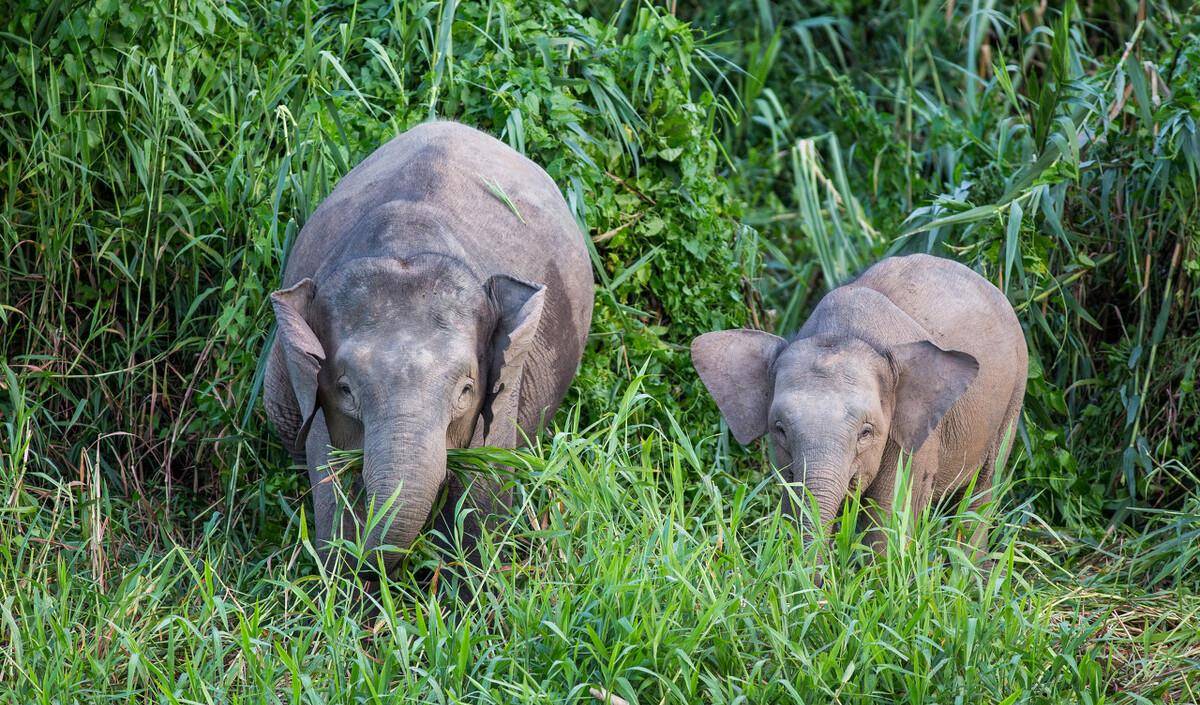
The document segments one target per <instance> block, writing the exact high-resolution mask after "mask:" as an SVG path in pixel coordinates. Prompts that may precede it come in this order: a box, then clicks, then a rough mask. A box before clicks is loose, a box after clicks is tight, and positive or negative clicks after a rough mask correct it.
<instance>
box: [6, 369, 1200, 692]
mask: <svg viewBox="0 0 1200 705" xmlns="http://www.w3.org/2000/svg"><path fill="white" fill-rule="evenodd" d="M656 403H657V402H655V401H654V400H653V399H651V398H650V397H648V396H647V395H646V394H645V393H643V392H642V391H641V390H640V388H639V383H638V381H637V380H635V381H634V382H633V383H632V384H631V385H630V386H629V387H628V388H626V389H625V390H624V391H623V394H622V397H621V402H620V404H619V406H618V407H617V408H616V409H614V410H613V412H612V414H611V415H609V416H607V417H606V418H604V419H601V420H599V421H598V422H596V423H595V424H593V425H591V426H589V427H587V428H579V427H578V425H577V421H576V420H574V419H572V420H570V421H569V424H570V425H568V426H567V427H563V428H560V429H559V430H557V431H556V432H555V433H552V434H550V435H548V436H547V437H546V438H545V439H544V440H543V441H541V442H540V443H539V444H538V445H537V446H536V447H535V448H533V449H531V450H530V451H528V452H522V453H519V454H516V455H515V456H513V455H506V457H505V459H506V460H507V461H508V462H510V463H512V465H513V466H514V467H515V471H514V473H513V476H514V477H513V482H514V488H515V496H516V498H517V500H516V506H517V511H515V512H514V515H513V517H512V518H511V519H510V520H508V521H506V522H504V523H502V525H501V526H499V527H497V529H496V530H495V531H494V532H493V533H492V534H490V536H491V540H490V541H488V542H487V543H486V544H485V546H484V548H483V556H482V559H481V560H480V561H479V563H478V565H472V564H470V563H461V562H454V561H450V562H449V563H447V562H444V561H443V560H442V559H440V558H439V557H438V556H437V555H435V554H434V553H433V552H432V550H431V549H430V548H429V544H428V543H427V542H421V543H418V545H417V546H416V547H415V548H414V550H413V553H412V555H410V557H409V561H408V566H409V569H410V571H411V573H409V574H405V575H403V576H402V577H401V578H400V579H398V580H396V581H393V582H388V583H385V584H384V585H382V586H367V589H364V586H363V585H362V584H361V583H360V582H358V580H357V579H353V578H346V577H334V576H328V575H325V574H324V573H323V572H322V571H320V569H319V568H318V567H317V563H316V561H315V560H314V558H313V554H314V549H313V547H312V545H311V544H310V543H309V541H308V531H307V529H306V528H305V516H304V511H303V510H302V509H301V508H300V507H295V508H293V509H291V510H289V511H288V515H289V519H288V521H287V522H286V525H285V526H284V527H283V536H282V537H281V538H282V540H279V539H277V538H275V537H263V536H261V535H259V534H257V533H256V532H255V531H253V530H252V529H251V528H250V527H247V526H246V525H244V524H241V523H235V524H233V525H231V526H226V525H225V522H223V521H222V517H221V514H220V510H219V508H218V507H213V508H210V509H209V510H207V511H206V512H204V513H202V514H201V515H199V516H196V517H194V518H193V520H194V523H195V526H196V527H197V530H196V531H195V533H192V534H189V535H178V534H176V535H174V536H172V537H170V538H166V539H165V540H164V541H163V542H161V543H157V544H154V545H145V544H144V543H143V541H142V540H141V539H140V538H139V537H138V536H139V534H138V532H137V531H136V530H135V529H134V528H133V527H131V526H128V525H124V524H122V523H121V522H120V521H119V518H120V517H123V516H128V514H129V512H128V509H129V507H126V506H124V504H123V501H122V500H120V499H118V498H116V497H114V496H113V494H112V492H111V491H110V490H109V489H108V488H107V487H106V486H105V484H104V483H103V482H102V481H100V479H99V477H98V476H94V475H93V476H85V477H84V478H82V481H72V482H67V481H58V482H55V483H47V485H46V486H47V487H49V488H51V489H49V490H47V495H45V496H38V497H36V499H35V500H34V501H31V502H29V503H26V504H22V505H18V506H16V507H11V510H12V514H10V516H9V517H7V518H6V519H5V521H4V522H3V523H0V531H2V532H3V535H2V536H0V539H3V540H2V541H0V574H2V575H3V576H4V580H3V582H2V583H0V589H2V590H3V594H2V599H0V621H2V622H3V624H4V632H3V633H4V644H5V648H4V650H3V652H2V655H0V674H2V675H3V678H2V679H0V693H3V694H4V698H3V699H4V701H5V702H47V703H48V702H61V701H71V702H111V701H113V700H114V699H115V700H119V701H136V702H151V701H152V702H170V703H183V702H229V703H238V702H288V703H310V702H400V701H405V700H409V699H411V700H419V701H422V702H478V703H490V702H494V703H512V702H563V701H566V702H595V701H597V700H598V698H595V697H594V696H593V694H594V693H610V694H612V695H615V696H617V697H619V698H623V699H624V700H625V701H627V702H640V703H657V702H725V703H732V702H758V703H782V702H796V703H800V702H813V701H830V700H836V701H839V702H949V701H953V700H955V699H962V700H963V701H969V702H996V703H999V702H1005V703H1015V702H1083V703H1100V702H1147V701H1152V700H1159V701H1161V700H1165V699H1171V700H1172V701H1188V700H1190V699H1194V698H1195V696H1196V692H1197V691H1196V688H1197V686H1198V685H1200V684H1198V683H1197V682H1196V680H1195V670H1194V668H1193V667H1194V665H1195V659H1196V658H1197V652H1198V651H1200V644H1197V643H1196V640H1195V632H1194V618H1195V615H1196V612H1197V611H1198V610H1200V601H1198V598H1197V597H1196V596H1195V594H1194V593H1190V594H1186V595H1185V594H1183V593H1176V594H1174V595H1172V594H1169V593H1154V592H1148V591H1146V590H1144V589H1140V588H1139V589H1134V590H1132V591H1131V590H1130V588H1129V578H1130V577H1131V574H1133V573H1136V572H1138V571H1142V570H1145V569H1147V566H1146V565H1145V564H1144V563H1143V561H1145V560H1146V559H1145V558H1143V557H1134V558H1131V557H1126V556H1121V555H1119V554H1115V553H1114V554H1111V555H1108V556H1105V557H1103V558H1099V556H1098V555H1097V554H1093V553H1087V554H1085V556H1086V557H1083V558H1076V557H1075V556H1076V554H1078V553H1080V552H1079V550H1078V547H1077V546H1075V545H1074V541H1073V540H1072V539H1071V538H1069V537H1067V536H1063V535H1060V534H1057V533H1055V532H1052V531H1049V530H1045V529H1042V530H1032V529H1030V528H1029V527H1027V526H1024V524H1026V522H1028V521H1030V519H1031V518H1032V517H1031V515H1030V514H1028V507H1027V506H1015V507H1012V508H1011V509H1008V510H1005V511H1003V512H1001V513H1000V514H999V516H996V517H994V518H992V519H988V518H981V517H979V516H975V515H965V514H960V513H959V511H958V509H957V508H955V507H942V508H941V509H940V510H939V511H938V512H937V513H935V514H933V515H929V514H926V515H921V516H910V515H906V514H901V515H899V516H896V517H894V519H893V520H892V521H891V523H890V524H889V526H888V532H889V543H890V544H891V546H890V551H889V552H888V553H887V554H885V555H882V556H874V555H873V554H872V553H871V552H870V551H869V549H867V548H866V547H864V546H863V545H862V538H863V537H862V536H861V535H860V534H858V533H856V532H855V531H854V530H853V528H852V520H853V515H854V513H855V512H856V511H857V509H856V508H855V507H851V508H850V510H849V512H850V516H848V517H847V519H846V521H844V522H843V523H842V527H841V528H840V529H839V530H837V531H836V532H835V534H834V535H833V536H832V537H830V539H829V541H828V542H827V543H826V542H819V543H811V544H808V545H807V546H806V545H805V542H804V541H803V540H802V539H801V537H800V535H799V532H798V531H797V529H796V526H795V524H794V523H793V522H791V521H790V520H788V519H786V518H784V517H781V515H780V512H779V510H778V505H779V492H778V489H777V484H776V482H775V481H774V479H773V478H771V477H770V476H768V475H766V474H763V475H761V476H759V477H745V476H738V475H731V474H730V473H729V471H728V470H727V469H725V468H722V467H721V465H720V464H719V463H714V460H718V461H720V460H721V456H719V455H717V454H714V451H713V447H712V446H713V440H714V439H698V440H697V439H692V438H689V437H688V436H687V435H685V434H683V433H682V432H681V431H680V430H679V428H678V426H672V425H669V426H668V428H667V429H660V428H659V427H657V426H654V427H651V426H648V425H646V423H645V421H647V420H650V419H653V418H655V417H657V416H658V415H659V414H660V413H669V410H666V409H656V410H655V409H650V408H649V407H652V406H654V405H655V404H656ZM649 411H654V412H655V413H648V412H649ZM30 422H32V420H31V419H30V418H29V416H28V415H24V416H19V417H17V419H16V424H15V426H9V427H6V429H5V430H6V433H7V434H12V433H13V432H14V431H15V432H16V433H17V435H18V436H19V435H20V432H21V430H22V428H23V426H22V425H23V424H26V423H30ZM32 430H34V431H36V429H32ZM5 440H6V441H7V442H10V443H11V442H12V441H13V440H14V438H13V437H12V436H11V435H9V436H8V437H7V438H6V439H5ZM467 455H468V456H471V455H478V453H475V454H467ZM469 459H470V458H469V457H468V460H469ZM17 460H18V462H19V457H18V458H17ZM12 462H13V460H12V456H6V460H5V463H6V464H5V466H4V467H3V468H2V469H3V471H4V472H3V474H2V475H0V477H2V478H3V486H2V487H0V490H2V491H3V492H4V494H5V495H6V496H11V493H13V492H14V490H16V489H17V488H16V487H15V485H17V484H20V483H22V482H23V479H24V478H23V476H22V472H21V470H20V468H21V466H20V465H17V466H15V467H14V466H13V465H12V464H11V463H12ZM281 509H282V508H281ZM13 515H15V516H13ZM980 520H986V521H993V522H994V524H995V525H994V528H993V535H994V545H995V546H996V547H997V548H996V549H995V551H994V552H993V554H992V558H993V559H994V566H992V567H991V568H980V567H979V566H978V565H977V564H976V563H975V562H973V561H972V559H971V556H970V554H971V551H970V549H969V547H968V546H966V545H965V543H964V542H965V538H966V537H968V536H970V534H971V532H972V531H973V529H974V526H975V522H977V521H980ZM1169 524H1170V520H1169V519H1167V518H1166V517H1164V520H1163V522H1162V528H1163V529H1164V530H1169V528H1168V527H1169ZM817 553H820V554H821V555H820V560H821V566H822V567H821V569H820V571H819V574H820V575H821V576H822V577H823V578H824V580H823V582H820V583H818V582H816V581H815V580H814V576H815V575H817V574H818V572H817V571H815V570H814V565H816V563H817V560H818V556H817V555H815V554H817ZM1194 559H1195V553H1194V548H1193V549H1192V564H1191V565H1190V566H1182V570H1183V573H1181V574H1177V575H1176V577H1178V578H1182V579H1183V582H1185V583H1187V584H1189V585H1192V586H1195V585H1196V582H1197V578H1198V577H1200V576H1197V574H1196V569H1195V561H1194ZM1134 582H1135V583H1136V580H1135V581H1134ZM460 583H461V584H466V585H467V586H469V590H467V591H465V592H464V591H460V590H459V589H458V585H459V584H460ZM460 595H466V597H463V598H461V599H460ZM614 702H619V701H614Z"/></svg>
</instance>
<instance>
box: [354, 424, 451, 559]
mask: <svg viewBox="0 0 1200 705" xmlns="http://www.w3.org/2000/svg"><path fill="white" fill-rule="evenodd" d="M375 428H376V429H377V430H376V431H375V435H374V437H371V436H370V435H368V437H367V438H366V439H364V440H365V443H364V444H363V446H364V447H363V487H364V489H365V490H366V495H367V497H366V498H367V502H368V504H367V506H368V507H371V508H372V512H371V519H370V523H369V525H368V533H367V543H366V545H367V548H368V549H378V548H380V547H382V546H391V547H395V548H399V549H404V548H408V547H409V546H411V545H412V543H413V541H415V540H416V538H417V535H418V534H419V533H420V532H421V529H422V528H423V527H424V525H425V522H426V520H427V519H428V518H429V513H430V510H431V509H432V508H433V503H434V501H435V500H436V499H437V493H438V490H439V488H440V487H441V485H442V482H443V480H445V477H446V437H445V433H444V432H442V433H438V432H436V431H433V432H431V431H429V430H427V429H418V428H414V427H413V422H412V421H411V420H406V419H401V420H396V421H393V422H391V423H386V424H380V425H378V426H375ZM397 557H398V556H397V555H396V553H394V552H391V551H389V552H386V553H384V556H383V558H384V564H385V566H387V567H391V566H392V565H393V564H394V563H395V562H396V560H397ZM371 560H372V562H373V561H374V559H371Z"/></svg>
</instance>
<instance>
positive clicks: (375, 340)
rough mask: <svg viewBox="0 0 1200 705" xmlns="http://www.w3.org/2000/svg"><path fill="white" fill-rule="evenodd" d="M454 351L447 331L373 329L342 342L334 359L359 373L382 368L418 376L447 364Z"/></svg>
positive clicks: (451, 336) (454, 343) (454, 344)
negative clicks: (412, 373) (359, 371)
mask: <svg viewBox="0 0 1200 705" xmlns="http://www.w3.org/2000/svg"><path fill="white" fill-rule="evenodd" d="M456 347H457V346H456V341H455V340H454V336H453V335H451V334H450V332H449V331H444V330H443V331H435V330H419V331H418V330H406V329H404V328H401V327H395V326H390V327H386V328H384V327H377V328H374V329H371V330H368V331H365V332H361V333H359V334H357V335H352V336H350V337H349V338H348V339H346V340H345V341H344V342H343V343H342V344H341V345H340V346H339V347H338V351H337V358H338V361H339V362H341V363H342V364H343V365H345V366H347V367H350V368H354V369H359V370H377V369H381V368H385V367H386V368H389V369H392V370H396V371H400V372H404V371H412V372H420V371H426V370H428V369H429V368H431V367H434V366H436V365H439V364H443V363H448V362H450V361H451V358H454V357H455V355H454V354H453V353H454V351H455V349H456Z"/></svg>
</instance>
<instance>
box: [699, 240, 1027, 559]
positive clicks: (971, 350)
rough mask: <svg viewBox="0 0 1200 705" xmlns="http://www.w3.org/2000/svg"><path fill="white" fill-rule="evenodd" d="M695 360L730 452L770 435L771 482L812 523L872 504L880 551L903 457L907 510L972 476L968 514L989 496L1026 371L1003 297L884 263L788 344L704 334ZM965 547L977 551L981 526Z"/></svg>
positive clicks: (901, 261)
mask: <svg viewBox="0 0 1200 705" xmlns="http://www.w3.org/2000/svg"><path fill="white" fill-rule="evenodd" d="M692 362H693V364H694V365H695V367H696V371H697V372H698V373H699V375H700V379H701V380H702V381H703V382H704V385H705V386H706V387H707V388H708V390H709V392H710V393H711V394H712V395H713V398H714V399H715V400H716V402H717V406H718V407H719V408H720V410H721V413H722V415H723V416H724V417H725V420H726V422H727V423H728V425H729V430H730V431H731V432H732V433H733V436H734V438H736V439H737V441H738V442H739V443H743V444H747V443H750V442H751V441H753V440H755V439H756V438H758V437H760V436H762V435H763V434H766V433H770V436H771V442H772V448H773V456H774V460H775V464H776V466H777V467H778V469H779V472H780V473H781V474H782V475H783V477H784V479H785V481H787V482H788V483H789V485H791V486H792V489H794V490H796V496H797V497H798V498H799V499H801V501H806V500H805V497H806V492H807V493H811V494H812V496H813V498H814V500H815V502H816V505H817V508H818V510H819V513H820V517H819V518H820V521H821V522H822V523H824V524H828V523H829V522H831V521H832V520H833V519H834V518H835V517H836V515H837V512H838V510H839V508H840V506H841V504H842V502H843V500H844V499H845V498H846V496H847V494H848V493H849V492H850V491H852V490H856V491H861V492H862V495H863V497H864V499H867V500H871V501H868V502H866V503H865V504H866V505H867V507H868V517H867V519H868V520H869V521H872V522H873V526H875V527H876V528H874V529H872V530H871V533H870V535H869V540H870V542H871V544H872V545H873V546H874V547H875V548H876V550H879V549H881V548H882V547H883V546H884V543H885V542H884V537H883V535H882V533H881V532H880V531H879V530H878V528H877V527H878V526H879V525H880V523H881V522H880V520H881V519H882V518H883V516H884V515H885V514H886V513H888V512H891V511H892V509H893V506H892V505H893V497H894V490H895V483H896V479H897V477H896V475H897V461H898V460H899V459H900V457H901V452H904V453H906V454H911V465H910V468H911V481H912V488H911V493H912V494H911V503H912V507H913V510H914V511H920V510H922V509H923V508H925V507H926V506H928V505H929V504H930V502H932V501H934V500H937V499H939V498H941V497H943V496H946V495H949V494H952V493H955V492H958V491H962V490H963V489H965V488H966V487H967V486H968V485H969V484H970V482H971V480H972V478H974V477H976V476H978V480H977V482H976V484H975V492H976V494H975V499H974V500H973V504H972V506H973V507H978V506H979V505H981V504H982V503H984V502H986V501H987V500H988V499H989V498H990V491H991V482H992V475H993V472H994V471H995V469H996V468H997V467H998V466H1003V464H1004V462H1005V461H1006V460H1007V455H1008V451H1009V449H1010V448H1011V444H1012V434H1014V433H1015V424H1016V422H1017V419H1018V418H1019V416H1020V413H1021V404H1022V400H1023V398H1024V395H1025V379H1026V376H1027V372H1028V353H1027V350H1026V347H1025V336H1024V333H1023V332H1022V330H1021V324H1020V322H1019V321H1018V320H1017V316H1016V313H1015V312H1014V311H1013V309H1012V306H1011V305H1010V304H1009V303H1008V300H1007V299H1006V298H1005V296H1004V294H1002V293H1001V292H1000V291H999V290H998V289H996V287H994V286H992V285H991V284H990V283H989V282H988V281H987V280H985V279H984V278H983V277H981V276H979V275H978V274H976V273H975V272H974V271H972V270H970V269H968V268H967V267H964V266H963V265H961V264H958V263H957V262H953V261H951V260H947V259H942V258H938V257H931V256H928V255H911V256H908V257H892V258H888V259H885V260H883V261H881V262H879V263H878V264H876V265H874V266H873V267H871V268H870V269H868V270H867V271H866V272H864V273H863V274H862V275H861V276H860V277H859V278H858V279H856V280H854V281H852V282H850V283H848V284H846V285H844V286H841V287H838V288H837V289H834V290H833V291H831V292H829V294H827V295H826V296H825V297H824V298H823V299H822V300H821V301H820V303H818V304H817V307H816V309H815V310H814V311H813V313H812V316H811V317H810V318H809V319H808V321H807V322H805V324H804V326H803V327H801V329H800V331H799V333H797V334H796V336H795V337H794V338H792V339H791V340H784V339H783V338H780V337H777V336H774V335H771V334H770V333H764V332H762V331H755V330H728V331H719V332H714V333H706V334H704V335H701V336H699V337H698V338H696V339H695V340H694V341H693V342H692ZM789 495H790V493H787V492H785V500H784V501H785V503H787V506H788V508H789V509H792V507H791V504H790V501H789V500H790V497H789ZM974 540H975V543H976V546H977V547H982V545H983V544H984V543H985V542H986V534H985V533H984V530H983V529H982V528H980V529H979V530H978V531H977V532H976V535H975V537H974Z"/></svg>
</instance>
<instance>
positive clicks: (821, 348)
mask: <svg viewBox="0 0 1200 705" xmlns="http://www.w3.org/2000/svg"><path fill="white" fill-rule="evenodd" d="M871 363H872V360H871V359H870V357H869V355H868V354H867V353H866V352H865V351H863V350H860V349H858V348H857V347H846V346H840V345H839V346H827V345H819V344H807V345H792V346H790V347H789V348H788V349H787V350H785V351H784V352H783V354H782V355H780V357H779V361H778V362H777V363H776V379H777V380H778V381H780V382H783V383H785V384H787V385H788V386H801V387H814V388H822V389H828V388H830V387H835V386H842V385H844V384H857V383H861V382H863V381H865V380H866V378H868V377H870V376H872V375H873V374H874V371H875V370H874V367H873V365H872V364H871Z"/></svg>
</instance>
